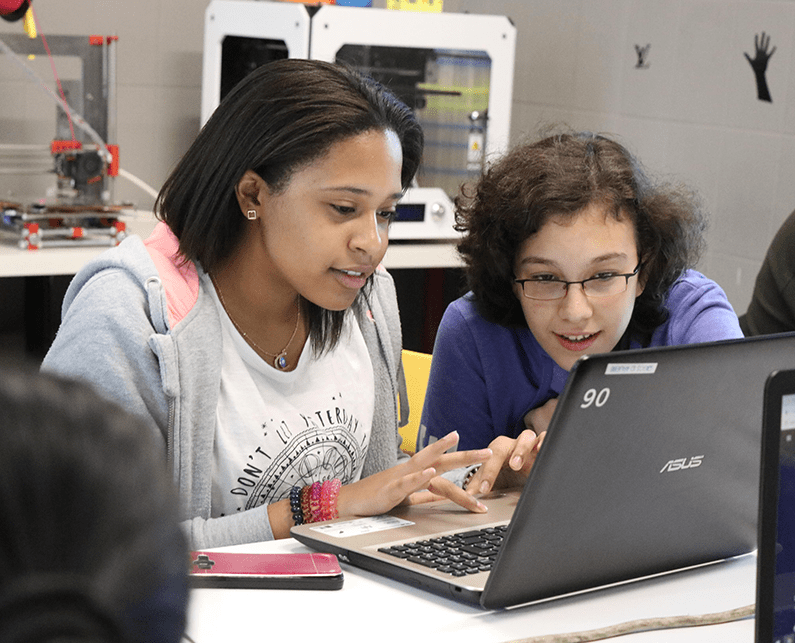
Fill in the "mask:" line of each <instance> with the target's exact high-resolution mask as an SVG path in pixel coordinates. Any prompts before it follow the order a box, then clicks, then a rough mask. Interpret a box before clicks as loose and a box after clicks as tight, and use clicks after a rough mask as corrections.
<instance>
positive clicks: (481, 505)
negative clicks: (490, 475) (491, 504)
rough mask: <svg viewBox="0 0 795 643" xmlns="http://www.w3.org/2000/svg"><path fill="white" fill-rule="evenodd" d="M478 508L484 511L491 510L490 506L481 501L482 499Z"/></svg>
mask: <svg viewBox="0 0 795 643" xmlns="http://www.w3.org/2000/svg"><path fill="white" fill-rule="evenodd" d="M478 509H479V510H480V511H483V512H486V511H488V510H489V508H488V507H487V506H486V505H484V504H483V503H482V502H480V500H478Z"/></svg>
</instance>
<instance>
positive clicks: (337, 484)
mask: <svg viewBox="0 0 795 643" xmlns="http://www.w3.org/2000/svg"><path fill="white" fill-rule="evenodd" d="M341 488H342V482H341V481H340V479H339V478H334V479H333V480H326V481H325V482H324V483H323V486H322V488H321V490H320V515H319V516H318V517H317V520H318V521H319V522H323V521H326V520H333V519H334V518H336V517H337V516H339V513H338V512H337V497H338V496H339V493H340V489H341Z"/></svg>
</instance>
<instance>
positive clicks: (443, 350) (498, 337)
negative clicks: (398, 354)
mask: <svg viewBox="0 0 795 643" xmlns="http://www.w3.org/2000/svg"><path fill="white" fill-rule="evenodd" d="M557 371H560V372H561V373H562V374H563V376H564V377H563V378H556V377H555V376H556V375H558V373H557ZM565 376H566V373H565V371H562V370H561V369H560V368H559V367H556V365H555V363H554V362H553V361H552V359H551V358H550V357H549V356H548V355H546V353H544V352H543V350H542V349H541V347H540V346H539V345H538V342H536V341H535V339H534V338H533V334H532V333H531V332H530V329H529V328H507V327H504V326H501V325H499V324H494V323H491V322H488V321H486V320H485V319H484V318H483V317H481V316H480V315H479V314H478V312H477V309H476V306H475V305H474V303H473V302H472V301H471V300H470V299H468V298H467V297H462V298H461V299H458V300H456V301H454V302H453V303H452V304H450V306H448V308H447V310H446V311H445V314H444V317H443V318H442V322H441V324H440V326H439V331H438V332H437V335H436V344H435V346H434V350H433V361H432V363H431V374H430V378H429V381H428V389H427V391H426V395H425V405H424V407H423V412H422V420H421V422H420V431H419V436H418V444H419V445H420V446H425V445H427V444H428V443H429V442H430V441H432V440H433V439H434V438H440V437H442V436H444V435H447V433H449V432H450V431H458V434H459V438H460V439H459V443H458V448H459V449H481V448H484V447H487V446H489V444H491V442H492V441H493V440H494V439H495V438H496V437H497V436H499V435H506V436H508V437H511V438H515V437H516V436H517V435H518V434H519V433H520V432H521V431H522V430H523V429H524V422H523V421H522V419H523V417H524V415H525V413H527V411H529V410H530V409H533V408H536V407H537V406H540V405H541V404H543V403H544V402H546V401H547V400H549V399H550V398H552V397H555V396H557V395H558V394H559V393H560V389H561V388H562V386H563V384H564V383H565ZM558 379H560V381H559V382H558Z"/></svg>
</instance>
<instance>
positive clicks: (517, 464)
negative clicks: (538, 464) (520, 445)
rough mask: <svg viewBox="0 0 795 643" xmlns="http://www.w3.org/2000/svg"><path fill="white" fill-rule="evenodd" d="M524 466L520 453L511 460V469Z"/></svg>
mask: <svg viewBox="0 0 795 643" xmlns="http://www.w3.org/2000/svg"><path fill="white" fill-rule="evenodd" d="M521 468H522V458H520V457H519V456H518V455H517V456H516V457H515V458H514V459H513V460H511V469H521Z"/></svg>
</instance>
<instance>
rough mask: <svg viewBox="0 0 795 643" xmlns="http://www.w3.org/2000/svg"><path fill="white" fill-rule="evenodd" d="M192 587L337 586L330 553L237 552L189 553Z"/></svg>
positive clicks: (339, 577) (338, 577) (338, 571)
mask: <svg viewBox="0 0 795 643" xmlns="http://www.w3.org/2000/svg"><path fill="white" fill-rule="evenodd" d="M190 578H191V585H192V586H193V587H227V588H237V589H247V588H250V589H340V588H341V587H342V581H343V576H342V569H340V564H339V561H338V560H337V557H336V556H335V555H334V554H320V553H308V554H238V553H221V552H210V551H193V552H191V569H190Z"/></svg>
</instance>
